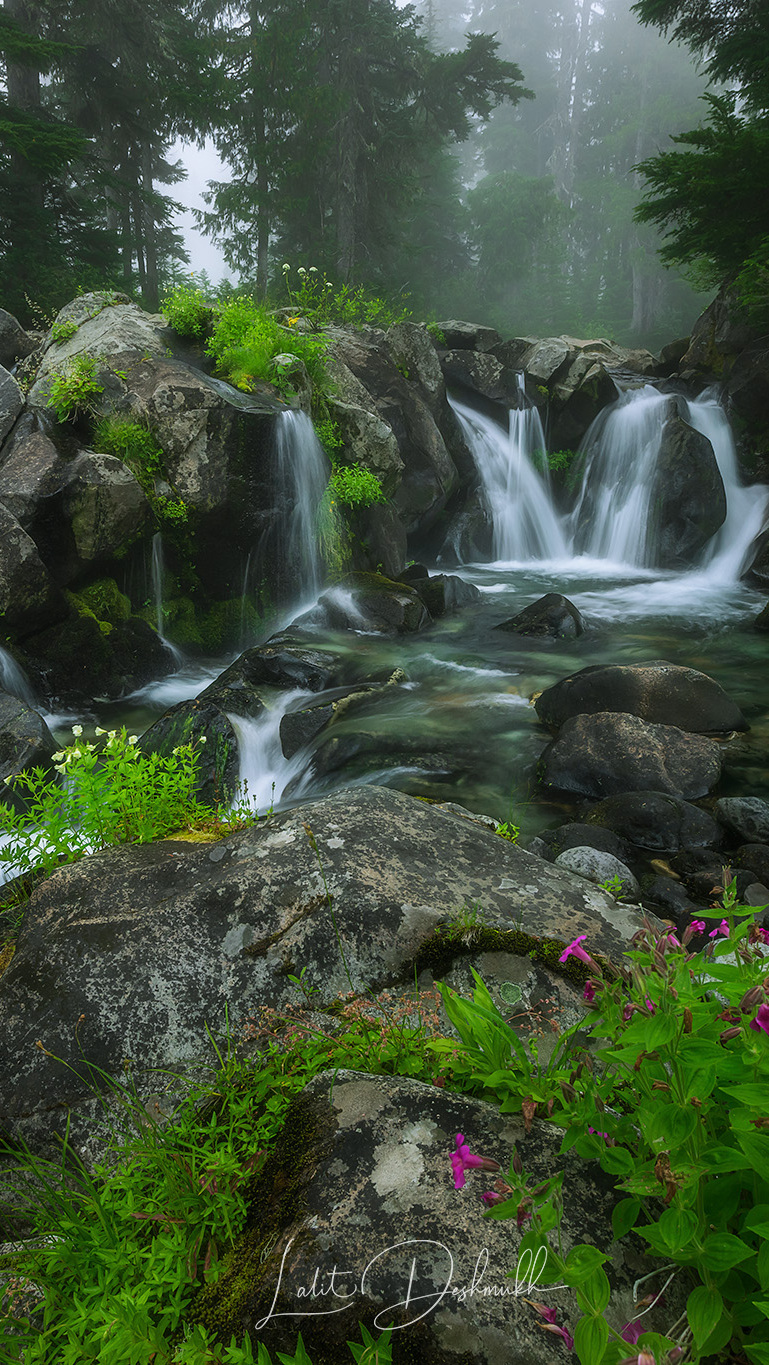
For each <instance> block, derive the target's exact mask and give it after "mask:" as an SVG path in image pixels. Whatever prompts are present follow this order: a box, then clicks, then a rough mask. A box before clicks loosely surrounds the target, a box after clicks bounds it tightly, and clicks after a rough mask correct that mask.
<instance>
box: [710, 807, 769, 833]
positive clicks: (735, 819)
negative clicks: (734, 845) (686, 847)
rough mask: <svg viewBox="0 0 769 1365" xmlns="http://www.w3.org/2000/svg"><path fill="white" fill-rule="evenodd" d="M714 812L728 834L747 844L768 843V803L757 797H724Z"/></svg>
mask: <svg viewBox="0 0 769 1365" xmlns="http://www.w3.org/2000/svg"><path fill="white" fill-rule="evenodd" d="M716 812H717V814H718V818H719V820H720V821H721V823H722V825H725V826H726V828H727V829H728V830H729V832H730V834H734V835H736V836H737V838H738V839H740V840H742V841H743V842H745V843H747V842H750V843H754V844H759V843H760V844H766V843H769V801H763V800H762V799H761V798H760V797H759V796H725V797H722V799H721V800H720V801H717V802H716Z"/></svg>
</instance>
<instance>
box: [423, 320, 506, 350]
mask: <svg viewBox="0 0 769 1365" xmlns="http://www.w3.org/2000/svg"><path fill="white" fill-rule="evenodd" d="M436 330H437V331H438V332H439V333H440V335H441V336H442V338H443V342H442V345H444V346H445V347H446V348H447V349H448V350H449V351H480V352H484V351H492V350H494V348H495V347H496V346H499V344H500V343H501V341H502V338H501V336H500V335H499V332H495V331H494V328H493V327H485V326H484V325H483V324H482V323H479V322H460V321H458V320H457V319H455V318H448V319H446V321H445V322H438V323H436Z"/></svg>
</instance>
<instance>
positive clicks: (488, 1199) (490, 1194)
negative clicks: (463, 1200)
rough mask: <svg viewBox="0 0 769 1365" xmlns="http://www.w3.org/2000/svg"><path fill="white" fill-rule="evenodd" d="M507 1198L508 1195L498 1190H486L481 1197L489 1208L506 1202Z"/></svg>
mask: <svg viewBox="0 0 769 1365" xmlns="http://www.w3.org/2000/svg"><path fill="white" fill-rule="evenodd" d="M506 1198H507V1195H505V1194H499V1193H498V1192H497V1190H484V1192H483V1194H482V1195H481V1199H482V1200H483V1202H484V1204H485V1205H486V1207H487V1209H492V1208H493V1207H494V1205H495V1204H504V1202H505V1200H506Z"/></svg>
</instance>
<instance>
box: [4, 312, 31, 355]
mask: <svg viewBox="0 0 769 1365" xmlns="http://www.w3.org/2000/svg"><path fill="white" fill-rule="evenodd" d="M34 349H35V343H34V341H33V340H32V337H31V336H28V335H27V333H26V332H25V331H24V328H23V327H22V325H21V323H20V322H19V320H18V318H15V317H14V316H13V313H7V312H6V310H5V309H4V308H0V365H2V366H4V367H5V369H7V370H8V369H10V368H11V366H12V365H14V364H15V362H16V361H17V360H24V359H25V358H26V357H27V356H28V355H31V354H32V352H33V351H34Z"/></svg>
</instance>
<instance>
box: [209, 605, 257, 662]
mask: <svg viewBox="0 0 769 1365" xmlns="http://www.w3.org/2000/svg"><path fill="white" fill-rule="evenodd" d="M198 619H199V623H200V637H201V641H202V644H203V648H204V649H205V650H207V651H209V652H210V653H211V654H223V653H225V652H226V651H227V650H228V649H237V647H238V646H239V645H241V641H242V639H243V636H244V635H247V636H249V637H250V638H251V639H253V637H254V635H255V634H256V633H257V631H258V629H259V626H260V624H261V618H260V616H259V613H258V612H257V610H256V608H255V607H254V606H253V605H252V604H251V603H250V602H249V601H248V600H245V599H244V598H242V597H231V598H229V599H228V600H226V601H223V602H214V604H213V606H211V607H209V608H208V610H207V611H201V612H199V615H198ZM241 647H242V645H241Z"/></svg>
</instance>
